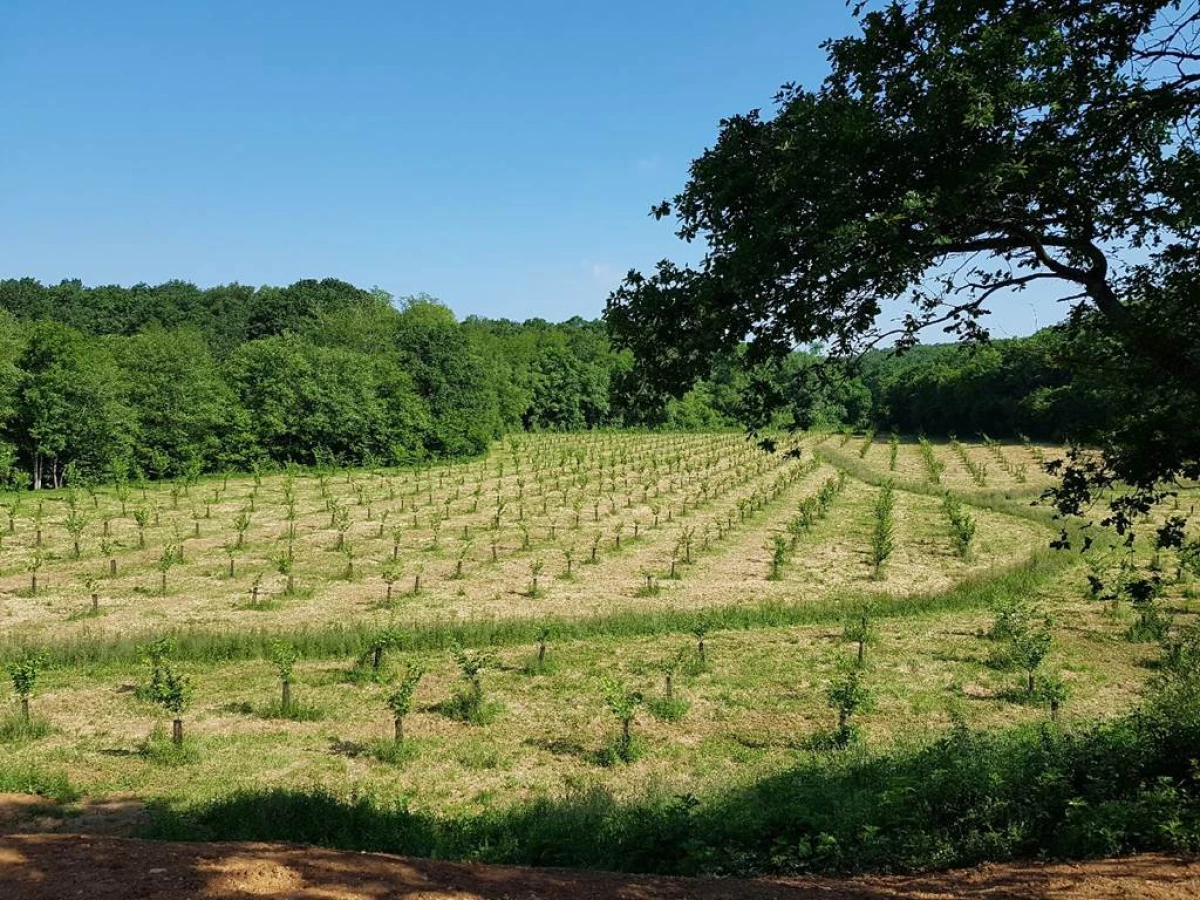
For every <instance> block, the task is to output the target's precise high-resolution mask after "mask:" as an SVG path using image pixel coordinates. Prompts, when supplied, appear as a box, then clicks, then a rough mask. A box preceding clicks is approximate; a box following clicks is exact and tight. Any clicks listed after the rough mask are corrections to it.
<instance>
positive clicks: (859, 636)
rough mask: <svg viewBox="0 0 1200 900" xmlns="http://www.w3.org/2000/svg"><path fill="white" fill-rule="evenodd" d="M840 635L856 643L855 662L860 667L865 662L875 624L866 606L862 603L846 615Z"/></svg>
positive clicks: (873, 636) (873, 634) (872, 638)
mask: <svg viewBox="0 0 1200 900" xmlns="http://www.w3.org/2000/svg"><path fill="white" fill-rule="evenodd" d="M842 637H843V638H844V639H845V640H847V641H851V642H852V643H854V644H856V645H857V647H858V649H857V652H856V654H855V662H856V664H857V665H858V667H859V668H860V669H861V668H862V667H863V666H865V665H866V662H867V644H869V643H871V642H872V641H873V640H874V638H875V626H874V623H873V622H872V621H871V610H870V608H869V607H868V606H866V605H864V606H862V607H860V608H859V609H857V610H855V611H854V612H852V613H851V614H850V615H849V616H847V617H846V623H845V626H844V628H843V631H842Z"/></svg>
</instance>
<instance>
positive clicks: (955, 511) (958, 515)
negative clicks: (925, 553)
mask: <svg viewBox="0 0 1200 900" xmlns="http://www.w3.org/2000/svg"><path fill="white" fill-rule="evenodd" d="M942 512H943V513H945V515H946V521H947V522H948V523H949V525H950V539H951V541H952V542H953V543H954V550H955V552H956V553H957V554H958V555H959V556H961V557H962V558H963V559H966V558H968V557H969V556H970V555H971V542H972V541H973V540H974V539H975V519H974V518H972V516H971V515H970V513H968V512H967V511H966V510H965V509H963V505H962V501H961V500H959V499H958V498H957V497H955V496H954V495H953V494H951V493H950V492H949V491H947V492H946V496H945V497H943V498H942Z"/></svg>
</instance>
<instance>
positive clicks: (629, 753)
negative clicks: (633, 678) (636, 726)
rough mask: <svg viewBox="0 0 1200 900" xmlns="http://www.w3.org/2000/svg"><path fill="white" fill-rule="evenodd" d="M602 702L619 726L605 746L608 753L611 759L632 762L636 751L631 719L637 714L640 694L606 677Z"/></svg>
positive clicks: (641, 700) (640, 703) (640, 702)
mask: <svg viewBox="0 0 1200 900" xmlns="http://www.w3.org/2000/svg"><path fill="white" fill-rule="evenodd" d="M604 702H605V704H606V705H607V706H608V710H609V712H611V713H612V714H613V716H615V717H616V719H617V722H618V723H619V724H620V728H621V730H620V732H619V733H618V735H617V737H616V739H615V740H614V741H613V743H612V744H611V745H610V746H609V747H608V748H607V750H608V753H609V755H610V757H611V759H612V760H613V761H619V762H624V763H628V762H633V760H634V759H635V758H636V756H637V753H638V747H637V746H636V745H635V743H634V739H633V721H634V719H635V718H636V716H637V710H638V707H639V706H641V705H642V702H643V697H642V694H641V692H639V691H630V690H629V689H627V688H626V687H625V685H624V684H622V683H621V682H620V681H617V680H616V679H614V678H607V679H605V681H604Z"/></svg>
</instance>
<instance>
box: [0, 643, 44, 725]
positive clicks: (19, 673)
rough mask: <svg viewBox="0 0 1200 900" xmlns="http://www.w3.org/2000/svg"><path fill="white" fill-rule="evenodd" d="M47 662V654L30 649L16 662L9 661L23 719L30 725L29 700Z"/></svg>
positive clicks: (10, 676) (14, 689) (9, 670)
mask: <svg viewBox="0 0 1200 900" xmlns="http://www.w3.org/2000/svg"><path fill="white" fill-rule="evenodd" d="M47 662H48V660H47V658H46V654H44V653H42V652H40V651H36V650H28V651H26V652H25V654H24V655H23V656H21V658H20V659H18V660H17V661H16V662H13V663H9V666H8V677H9V678H11V679H12V686H13V692H14V693H15V694H16V695H17V699H18V700H19V701H20V704H21V721H22V722H24V724H25V725H29V701H30V699H31V698H32V697H33V692H34V690H35V689H36V688H37V683H38V677H39V676H40V675H41V674H42V670H44V669H45V668H46V664H47Z"/></svg>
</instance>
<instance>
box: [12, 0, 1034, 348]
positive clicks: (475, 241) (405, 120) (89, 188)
mask: <svg viewBox="0 0 1200 900" xmlns="http://www.w3.org/2000/svg"><path fill="white" fill-rule="evenodd" d="M850 28H851V20H850V16H849V12H848V11H847V9H846V7H845V5H844V4H843V3H842V2H841V0H823V2H812V0H810V2H795V0H792V2H784V0H758V2H755V0H749V2H742V3H736V4H733V3H716V2H690V3H683V2H676V0H669V2H664V0H654V2H650V3H645V2H642V3H633V2H626V0H619V2H608V3H604V4H571V3H560V2H553V3H552V2H519V0H514V2H508V3H491V2H488V3H483V2H476V3H464V4H432V3H421V4H413V3H407V2H374V0H361V2H360V0H349V2H343V3H331V2H328V0H324V2H308V0H290V2H286V3H284V2H274V0H270V2H269V0H257V2H245V0H242V2H227V0H216V2H205V3H162V2H155V3H150V2H121V0H112V2H106V3H94V2H89V3H83V2H76V3H61V2H54V0H6V2H5V3H4V4H3V7H2V8H0V109H3V111H4V113H3V119H2V121H3V124H2V125H0V277H14V276H19V275H32V276H34V277H37V278H40V279H42V280H44V281H57V280H59V279H60V278H64V277H79V278H82V279H83V280H84V281H85V282H86V283H89V284H98V283H114V282H115V283H122V284H129V283H134V282H137V281H146V282H158V281H162V280H166V279H168V278H184V279H187V280H191V281H194V282H196V283H198V284H200V285H210V284H215V283H220V282H229V281H239V282H242V283H247V284H286V283H289V282H292V281H295V280H297V279H299V278H304V277H323V276H326V275H332V276H336V277H340V278H344V279H346V280H348V281H352V282H354V283H356V284H361V285H364V286H371V285H378V286H380V287H382V288H384V289H386V290H388V291H391V292H392V293H394V294H398V295H400V294H408V293H415V292H419V291H424V292H427V293H430V294H433V295H435V296H438V297H440V298H441V299H443V300H444V301H445V302H447V303H448V304H449V305H450V306H451V307H453V308H454V309H455V310H456V311H457V312H458V313H459V314H460V315H467V314H471V313H476V314H481V315H489V316H507V317H510V318H517V319H522V318H526V317H530V316H542V317H546V318H551V319H561V318H566V317H568V316H570V315H575V314H579V315H583V316H589V317H590V316H596V315H598V314H599V313H600V312H601V310H602V309H603V304H604V298H605V297H606V295H607V293H608V291H609V290H610V289H611V288H612V287H613V286H614V285H615V283H616V282H617V280H619V278H620V276H621V274H622V273H624V271H626V270H627V269H629V268H630V267H640V268H645V267H648V266H650V265H652V264H653V263H654V261H656V260H657V259H659V258H662V257H663V256H672V257H674V258H681V257H682V258H688V257H689V256H690V255H694V251H693V252H692V254H689V251H688V250H687V249H686V248H684V247H682V245H680V244H679V243H678V242H677V241H676V240H675V238H674V236H673V234H672V229H671V227H670V226H669V225H668V224H666V223H655V222H653V221H652V220H650V219H649V218H648V216H647V212H648V210H649V207H650V206H651V204H652V203H654V202H657V201H658V200H660V199H662V198H663V197H665V196H669V195H671V194H673V193H674V192H675V190H677V189H678V187H679V186H680V185H682V183H683V181H684V180H685V178H686V172H687V165H688V162H689V161H690V160H691V159H692V158H693V157H694V156H696V155H697V154H698V153H699V152H701V151H702V150H703V148H704V147H706V146H708V145H709V144H710V143H711V142H712V140H713V138H714V137H715V135H716V132H717V127H718V121H719V120H720V118H721V117H722V116H725V115H729V114H732V113H737V112H744V111H746V110H748V109H750V108H753V107H756V106H769V104H770V97H771V95H772V94H773V93H774V91H775V89H776V88H777V87H778V86H779V85H780V84H781V83H782V82H784V81H788V80H796V81H800V82H802V83H806V84H808V83H816V82H817V81H819V80H820V78H821V77H822V75H823V74H824V72H825V59H824V54H823V53H822V52H821V50H820V48H819V44H820V42H821V40H822V39H824V38H826V37H829V36H835V35H840V34H843V33H845V32H847V31H848V30H849V29H850ZM1028 306H1029V304H1028V303H1020V304H1018V307H1017V308H1015V309H1014V310H1012V311H1011V312H1009V313H1008V314H1006V315H1005V316H1004V317H1003V320H1002V321H1001V322H999V323H998V324H1000V325H1001V328H1000V329H999V330H1000V331H1001V332H1002V333H1004V332H1025V331H1028V330H1030V328H1031V327H1032V324H1033V320H1032V314H1031V313H1030V311H1029V310H1028V309H1027V308H1026V307H1028ZM1041 324H1046V323H1045V321H1044V320H1043V321H1042V323H1041Z"/></svg>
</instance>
